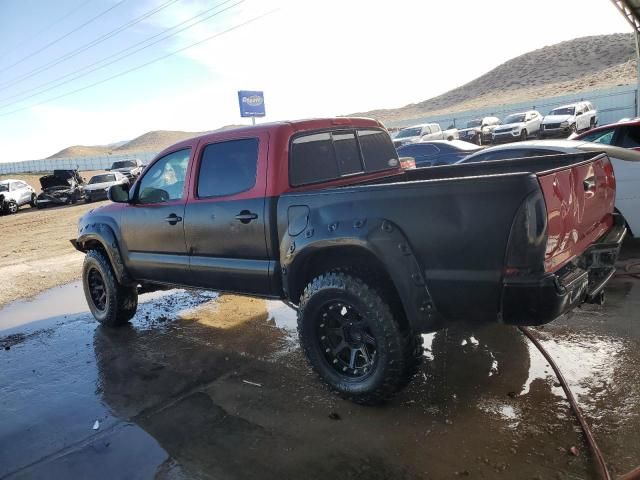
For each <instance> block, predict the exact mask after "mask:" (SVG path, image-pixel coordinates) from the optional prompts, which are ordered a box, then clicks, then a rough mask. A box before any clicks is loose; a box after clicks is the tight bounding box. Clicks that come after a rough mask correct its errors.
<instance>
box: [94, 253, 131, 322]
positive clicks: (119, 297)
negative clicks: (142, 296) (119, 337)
mask: <svg viewBox="0 0 640 480" xmlns="http://www.w3.org/2000/svg"><path fill="white" fill-rule="evenodd" d="M96 275H99V277H100V278H101V280H102V284H103V285H104V293H105V301H104V304H103V305H102V308H100V306H99V305H97V303H96V301H95V300H94V296H95V294H92V288H94V287H92V286H90V283H91V282H90V277H91V278H96ZM82 287H83V289H84V295H85V298H86V300H87V304H88V305H89V309H90V310H91V313H92V314H93V316H94V318H95V319H96V320H97V321H98V322H100V323H101V324H102V325H104V326H106V327H119V326H122V325H125V324H126V323H127V322H128V321H129V320H131V318H133V316H134V315H135V313H136V310H137V309H138V291H137V289H136V287H133V286H125V285H121V284H120V283H118V280H117V278H116V275H115V273H114V271H113V268H112V267H111V263H110V262H109V258H108V257H107V256H106V254H105V253H104V252H102V251H100V250H89V251H88V252H87V255H86V256H85V258H84V265H83V267H82ZM92 295H93V296H92Z"/></svg>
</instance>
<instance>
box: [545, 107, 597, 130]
mask: <svg viewBox="0 0 640 480" xmlns="http://www.w3.org/2000/svg"><path fill="white" fill-rule="evenodd" d="M597 124H598V112H597V111H596V110H595V109H594V108H593V105H592V104H591V103H590V102H578V103H572V104H570V105H564V106H562V107H558V108H554V109H553V110H551V111H550V112H549V114H548V115H546V116H545V117H544V118H543V119H542V129H541V131H540V135H539V136H540V138H546V137H565V138H566V137H568V136H569V135H571V134H572V133H576V132H581V131H583V130H589V129H591V128H593V127H595V126H596V125H597Z"/></svg>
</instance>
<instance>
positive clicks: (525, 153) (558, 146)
mask: <svg viewBox="0 0 640 480" xmlns="http://www.w3.org/2000/svg"><path fill="white" fill-rule="evenodd" d="M598 151H603V152H605V153H606V154H607V155H608V156H609V158H610V159H611V163H612V165H613V170H614V173H615V176H616V177H615V178H616V209H617V210H618V211H619V212H620V213H621V214H622V216H623V217H624V219H625V220H626V222H627V225H628V226H629V230H630V231H631V234H632V235H633V236H634V237H640V196H639V195H638V192H640V152H635V151H633V150H627V149H624V148H620V147H615V146H611V145H604V144H597V143H591V142H585V141H574V140H539V141H528V142H521V143H518V144H513V145H501V146H496V147H490V148H487V149H485V150H483V151H482V152H478V153H475V154H473V155H469V156H468V157H467V158H465V159H464V160H462V161H461V162H460V163H474V162H486V161H495V160H507V159H525V158H527V157H531V156H540V155H558V154H568V153H578V152H583V153H584V152H598ZM559 158H560V157H559Z"/></svg>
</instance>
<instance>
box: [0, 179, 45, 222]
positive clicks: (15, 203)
mask: <svg viewBox="0 0 640 480" xmlns="http://www.w3.org/2000/svg"><path fill="white" fill-rule="evenodd" d="M36 197H37V196H36V191H35V190H34V189H33V188H31V186H30V185H28V184H27V183H25V182H23V181H22V180H13V179H11V178H10V179H8V180H0V212H2V213H8V214H11V213H16V212H17V211H18V209H19V208H20V207H21V206H23V205H27V204H29V205H31V206H32V207H34V206H35V204H36Z"/></svg>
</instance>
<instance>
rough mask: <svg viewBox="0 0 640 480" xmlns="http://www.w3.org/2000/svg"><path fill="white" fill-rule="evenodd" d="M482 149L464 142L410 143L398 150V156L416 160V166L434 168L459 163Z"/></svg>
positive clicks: (434, 141)
mask: <svg viewBox="0 0 640 480" xmlns="http://www.w3.org/2000/svg"><path fill="white" fill-rule="evenodd" d="M480 149H482V147H479V146H478V145H476V144H475V143H469V142H463V141H462V140H452V141H450V142H449V141H447V140H432V141H428V142H418V143H410V144H409V145H404V146H402V147H400V148H398V149H397V150H398V155H399V156H400V158H402V157H411V158H413V159H414V160H415V166H416V167H418V168H420V167H432V166H435V165H449V164H452V163H456V162H459V161H460V160H462V159H463V158H465V157H468V156H469V155H471V154H472V153H475V152H477V151H478V150H480Z"/></svg>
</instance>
